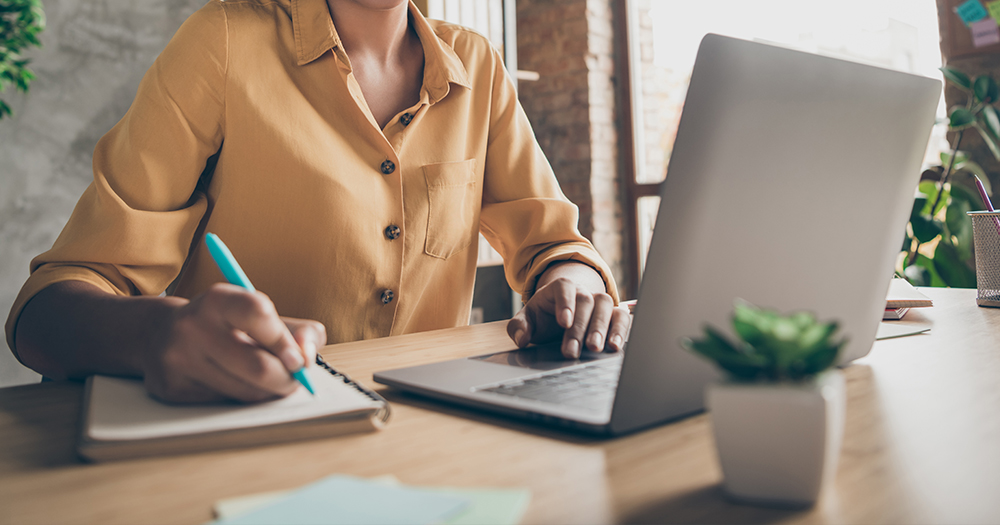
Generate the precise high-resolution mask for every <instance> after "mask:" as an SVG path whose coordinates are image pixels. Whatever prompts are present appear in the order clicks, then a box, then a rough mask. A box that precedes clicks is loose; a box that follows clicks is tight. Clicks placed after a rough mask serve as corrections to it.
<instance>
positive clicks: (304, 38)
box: [292, 0, 472, 103]
mask: <svg viewBox="0 0 1000 525" xmlns="http://www.w3.org/2000/svg"><path fill="white" fill-rule="evenodd" d="M410 16H411V19H412V20H413V27H414V29H415V30H416V32H417V36H418V37H419V38H420V44H421V45H422V46H423V48H424V89H426V90H427V95H428V97H429V98H430V102H431V103H434V102H437V101H438V100H441V99H442V98H444V97H445V95H447V94H448V91H449V90H450V89H451V88H450V85H451V84H453V83H454V84H458V85H460V86H463V87H465V88H469V89H471V87H472V85H471V83H470V82H469V74H468V72H467V71H466V69H465V65H464V64H463V63H462V59H460V58H459V57H458V54H457V53H455V50H454V49H453V48H452V47H451V46H450V45H448V44H447V43H446V42H444V41H443V40H441V39H440V38H438V36H437V33H435V32H434V29H433V28H432V27H431V25H430V24H429V23H428V22H427V19H426V18H424V15H423V14H421V13H420V10H419V9H417V6H415V5H414V4H413V2H412V1H411V2H410ZM292 26H293V29H294V31H295V53H296V55H297V58H298V65H300V66H302V65H305V64H308V63H310V62H312V61H313V60H316V59H317V58H319V57H320V56H322V55H323V54H324V53H326V52H327V51H330V50H334V51H335V52H336V51H340V52H339V53H337V54H338V55H339V54H340V53H342V52H343V51H342V45H341V42H340V36H339V35H338V34H337V29H336V28H335V27H334V26H333V19H332V18H331V17H330V10H329V8H328V7H327V5H326V0H292Z"/></svg>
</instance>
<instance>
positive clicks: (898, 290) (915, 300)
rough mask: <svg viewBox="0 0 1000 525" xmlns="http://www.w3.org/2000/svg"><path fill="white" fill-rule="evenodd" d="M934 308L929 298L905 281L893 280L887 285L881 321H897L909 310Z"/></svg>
mask: <svg viewBox="0 0 1000 525" xmlns="http://www.w3.org/2000/svg"><path fill="white" fill-rule="evenodd" d="M927 306H934V302H933V301H931V298H930V297H927V296H926V295H924V294H922V293H920V291H919V290H917V289H916V288H914V287H913V285H911V284H910V283H908V282H907V281H906V279H893V280H892V282H890V283H889V295H887V296H886V299H885V313H884V314H882V320H883V321H898V320H900V319H902V318H903V316H904V315H906V312H908V311H910V308H923V307H927Z"/></svg>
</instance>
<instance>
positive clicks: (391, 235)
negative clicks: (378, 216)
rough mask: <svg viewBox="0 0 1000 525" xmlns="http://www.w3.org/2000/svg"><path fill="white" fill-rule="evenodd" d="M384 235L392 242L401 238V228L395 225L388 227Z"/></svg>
mask: <svg viewBox="0 0 1000 525" xmlns="http://www.w3.org/2000/svg"><path fill="white" fill-rule="evenodd" d="M383 233H385V238H386V239H389V240H390V241H391V240H394V239H396V238H398V237H399V226H396V225H395V224H392V225H389V226H386V228H385V231H384V232H383Z"/></svg>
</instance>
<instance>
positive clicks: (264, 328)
mask: <svg viewBox="0 0 1000 525" xmlns="http://www.w3.org/2000/svg"><path fill="white" fill-rule="evenodd" d="M213 289H214V290H221V291H222V293H214V294H206V295H205V300H206V302H209V303H211V304H210V305H208V306H209V307H210V308H211V309H212V310H213V311H215V312H217V313H218V315H220V316H221V318H222V320H223V321H224V322H225V323H226V324H228V325H229V326H231V327H232V328H235V329H237V330H240V331H241V332H243V333H245V334H247V335H248V336H250V338H251V339H253V340H254V341H255V342H256V343H257V344H258V345H259V346H260V347H261V348H263V349H265V350H267V351H268V352H270V353H271V354H273V355H274V356H275V357H277V358H278V359H279V360H280V361H281V362H282V364H284V366H285V368H286V369H287V370H288V371H289V372H294V371H296V370H298V369H300V368H302V367H303V366H304V365H305V363H306V360H305V357H304V356H303V353H302V350H301V349H300V347H299V345H298V343H296V341H295V339H294V338H293V337H292V334H291V332H289V331H288V327H287V326H285V323H284V322H282V321H281V318H279V317H278V312H277V310H275V308H274V303H272V302H271V300H270V299H268V297H267V296H266V295H264V294H262V293H260V292H247V291H246V290H244V289H242V288H239V287H236V286H232V285H221V284H220V285H215V286H213Z"/></svg>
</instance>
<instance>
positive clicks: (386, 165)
mask: <svg viewBox="0 0 1000 525" xmlns="http://www.w3.org/2000/svg"><path fill="white" fill-rule="evenodd" d="M394 171H396V164H394V163H393V162H392V161H391V160H386V161H385V162H383V163H382V173H385V174H386V175H388V174H390V173H392V172H394Z"/></svg>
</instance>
